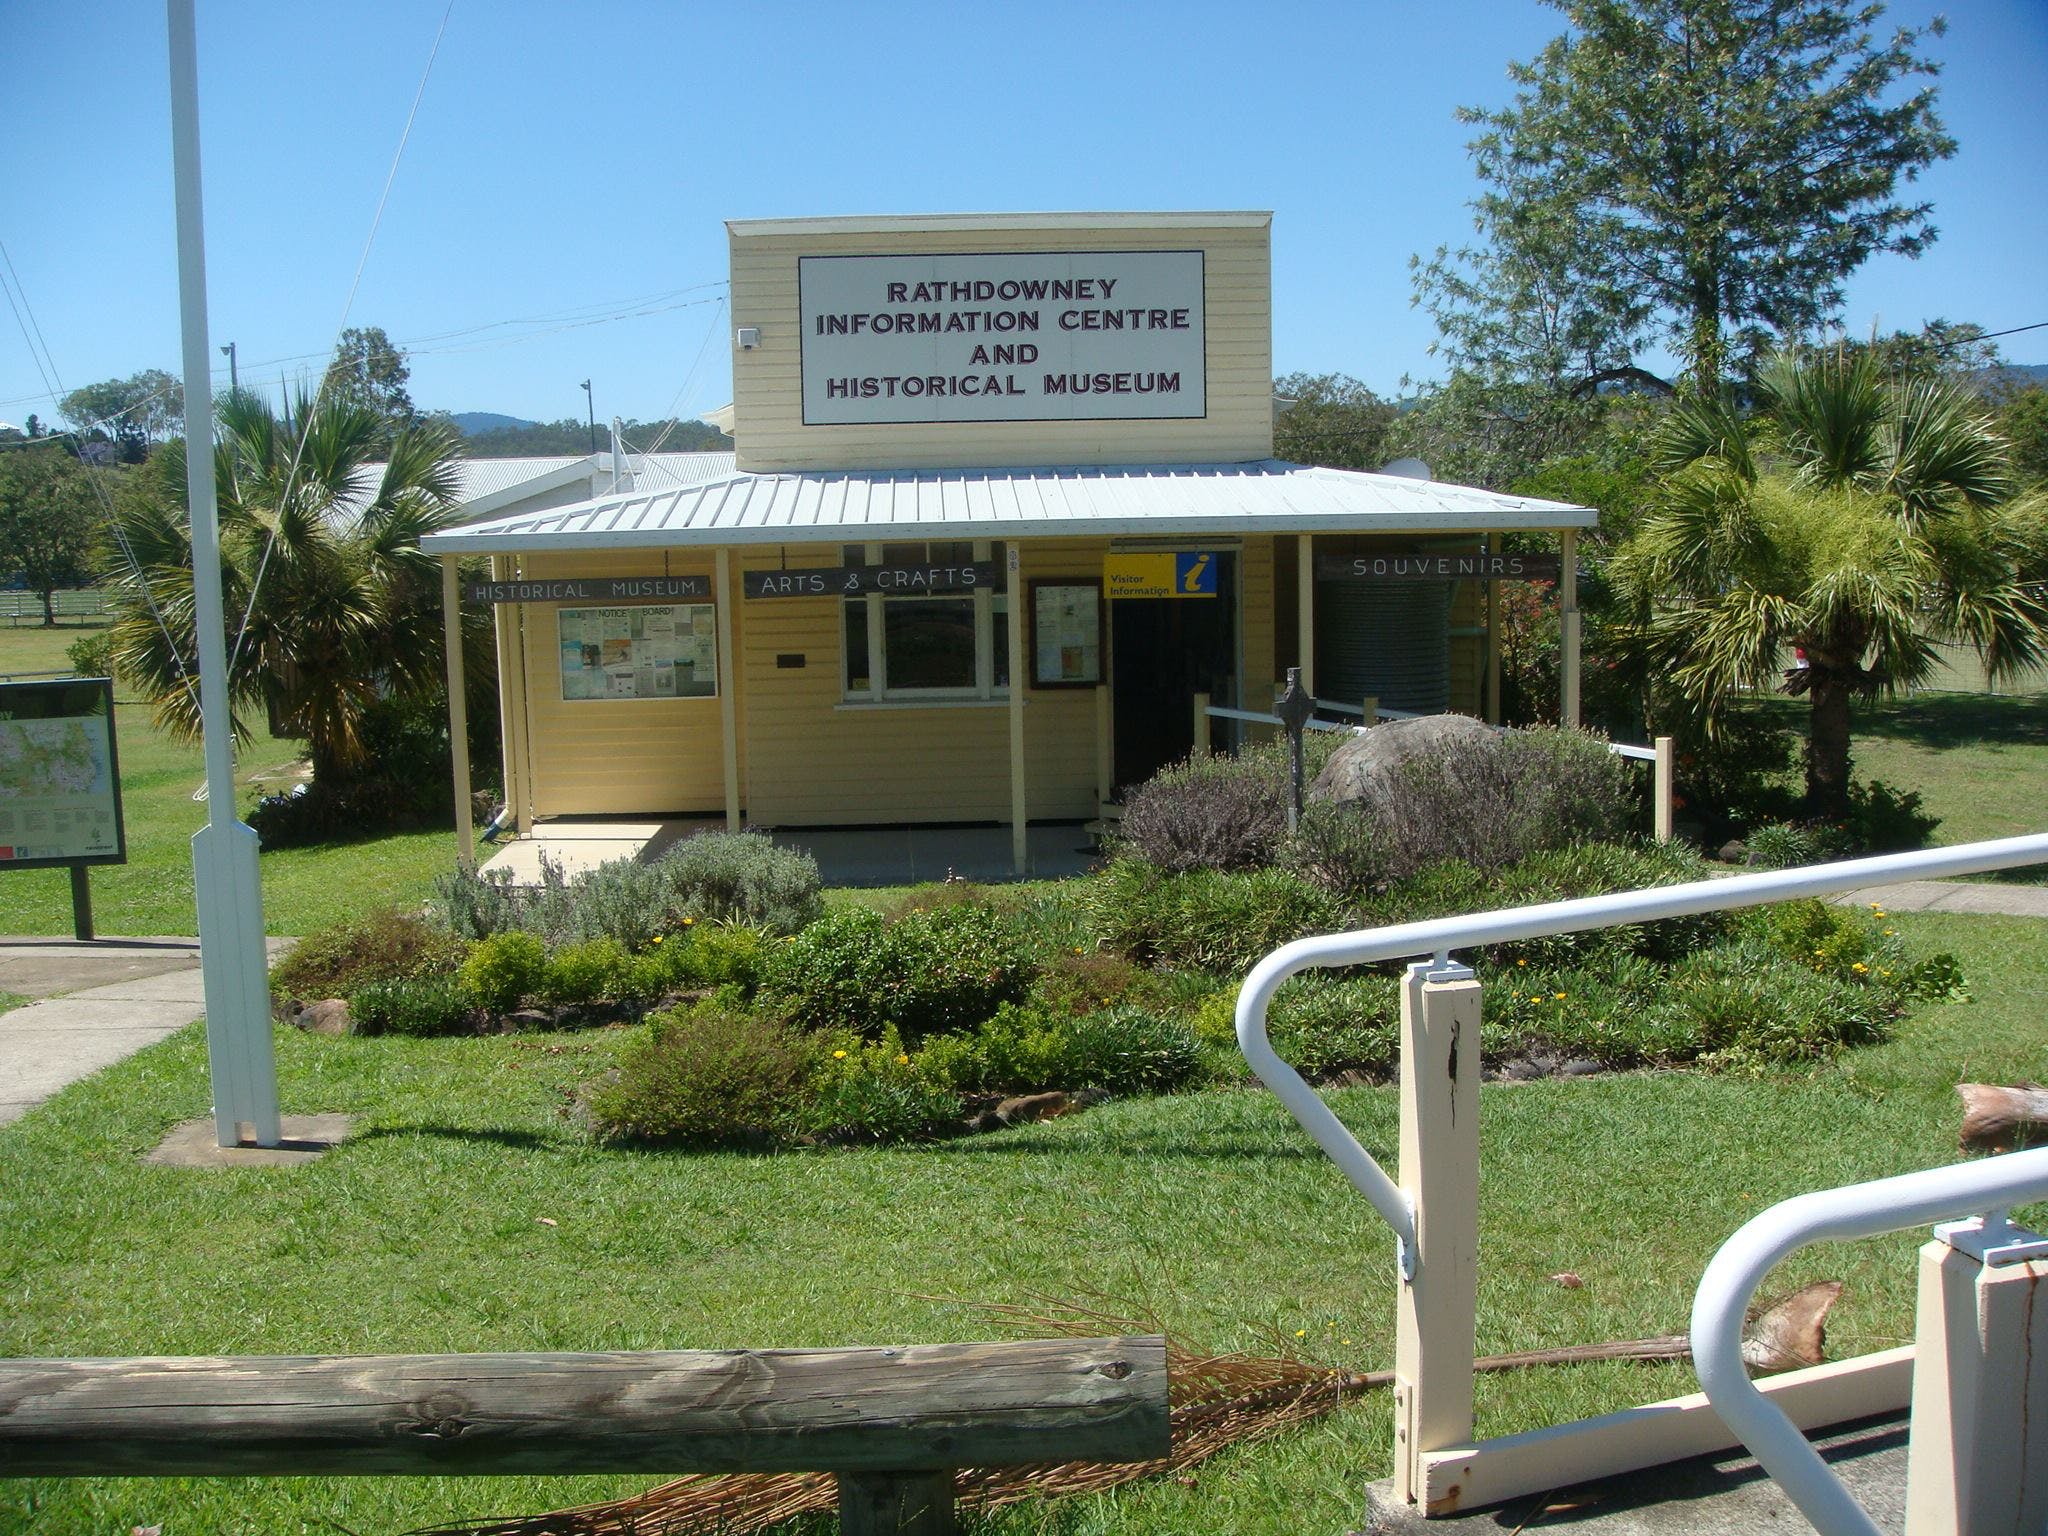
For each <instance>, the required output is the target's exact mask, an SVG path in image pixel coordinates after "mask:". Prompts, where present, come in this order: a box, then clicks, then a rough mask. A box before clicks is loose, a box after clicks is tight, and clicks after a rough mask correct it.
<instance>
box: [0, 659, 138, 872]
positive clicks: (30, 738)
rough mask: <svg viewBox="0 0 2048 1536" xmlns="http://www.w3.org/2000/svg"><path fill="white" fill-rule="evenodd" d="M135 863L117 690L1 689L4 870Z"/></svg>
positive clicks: (71, 681)
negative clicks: (126, 825)
mask: <svg viewBox="0 0 2048 1536" xmlns="http://www.w3.org/2000/svg"><path fill="white" fill-rule="evenodd" d="M127 857H128V848H127V843H126V841H125V836H124V831H123V828H122V824H121V770H120V763H119V760H118V759H117V758H116V756H115V753H114V685H113V684H112V683H111V682H110V681H108V680H107V679H106V678H68V679H65V680H63V681H59V682H35V683H0V867H9V868H17V869H21V868H39V867H41V866H43V865H47V864H120V863H124V862H126V860H127Z"/></svg>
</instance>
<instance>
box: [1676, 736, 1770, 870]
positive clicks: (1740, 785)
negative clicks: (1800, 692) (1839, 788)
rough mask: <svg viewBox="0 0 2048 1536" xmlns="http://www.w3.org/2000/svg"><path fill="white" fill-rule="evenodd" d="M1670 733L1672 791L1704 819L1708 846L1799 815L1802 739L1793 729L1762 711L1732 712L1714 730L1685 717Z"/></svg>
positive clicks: (1692, 813) (1687, 808) (1691, 813)
mask: <svg viewBox="0 0 2048 1536" xmlns="http://www.w3.org/2000/svg"><path fill="white" fill-rule="evenodd" d="M1671 734H1672V737H1673V743H1672V745H1673V750H1674V752H1675V754H1676V758H1675V761H1674V763H1673V765H1672V766H1673V770H1674V772H1673V776H1672V777H1673V784H1672V793H1673V794H1674V796H1675V797H1676V799H1677V802H1678V803H1679V804H1680V805H1682V806H1683V807H1684V808H1685V813H1686V815H1688V816H1690V817H1692V818H1695V819H1697V820H1698V821H1699V822H1700V824H1701V825H1702V827H1703V828H1704V830H1705V832H1706V836H1707V838H1708V840H1709V842H1708V846H1710V847H1718V846H1720V844H1721V843H1723V842H1725V841H1726V840H1727V839H1728V838H1729V837H1730V836H1731V835H1733V834H1734V833H1736V832H1738V831H1743V830H1745V829H1748V828H1754V827H1760V826H1764V825H1767V824H1769V823H1772V822H1782V821H1787V820H1790V819H1791V818H1792V817H1794V816H1795V815H1797V814H1798V811H1799V799H1800V791H1799V786H1798V778H1797V773H1796V768H1795V765H1796V763H1797V761H1798V752H1799V738H1798V736H1797V735H1796V734H1795V733H1794V732H1792V731H1791V730H1788V729H1787V728H1785V727H1784V726H1781V725H1776V724H1774V723H1772V721H1771V720H1770V719H1769V718H1768V717H1766V716H1764V715H1760V714H1755V715H1753V714H1746V713H1734V714H1728V715H1725V716H1723V717H1721V718H1720V719H1718V720H1716V721H1715V722H1714V727H1713V731H1712V734H1709V733H1708V732H1707V730H1706V728H1705V726H1704V725H1703V724H1701V723H1699V722H1695V721H1691V720H1685V719H1681V720H1680V721H1679V722H1678V723H1677V724H1676V725H1675V726H1674V727H1673V728H1672V732H1671Z"/></svg>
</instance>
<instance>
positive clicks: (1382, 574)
mask: <svg viewBox="0 0 2048 1536" xmlns="http://www.w3.org/2000/svg"><path fill="white" fill-rule="evenodd" d="M1561 568H1562V566H1561V562H1560V561H1559V558H1558V557H1557V556H1556V555H1430V554H1422V553H1414V554H1405V555H1356V556H1353V557H1352V558H1350V559H1338V558H1334V557H1332V556H1329V555H1319V556H1317V557H1316V580H1318V581H1555V580H1557V577H1558V572H1559V570H1560V569H1561Z"/></svg>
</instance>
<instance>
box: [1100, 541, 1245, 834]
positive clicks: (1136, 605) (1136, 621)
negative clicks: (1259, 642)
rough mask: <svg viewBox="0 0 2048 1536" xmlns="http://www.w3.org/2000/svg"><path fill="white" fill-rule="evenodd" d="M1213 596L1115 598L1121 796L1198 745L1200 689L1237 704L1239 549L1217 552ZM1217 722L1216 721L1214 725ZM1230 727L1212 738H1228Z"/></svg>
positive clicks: (1113, 627)
mask: <svg viewBox="0 0 2048 1536" xmlns="http://www.w3.org/2000/svg"><path fill="white" fill-rule="evenodd" d="M1216 560H1217V571H1216V595H1215V596H1214V597H1213V598H1208V597H1197V598H1179V597H1152V598H1120V599H1118V600H1117V601H1116V602H1114V603H1111V604H1110V625H1111V630H1110V633H1111V647H1112V653H1113V656H1114V661H1113V665H1112V668H1111V684H1112V689H1113V697H1114V699H1115V704H1116V727H1115V733H1116V761H1115V764H1114V768H1115V778H1116V785H1117V795H1118V798H1119V799H1121V798H1122V794H1123V790H1124V788H1125V787H1126V786H1128V785H1132V784H1141V783H1143V782H1144V781H1145V780H1146V779H1149V778H1151V777H1152V775H1153V774H1155V773H1157V772H1158V771H1159V770H1160V769H1161V768H1164V767H1165V766H1166V765H1167V764H1168V763H1175V762H1179V761H1180V760H1181V759H1182V758H1184V757H1186V756H1187V755H1188V753H1189V751H1190V750H1191V749H1192V748H1193V747H1194V744H1195V724H1194V707H1195V695H1196V694H1198V693H1206V694H1208V695H1209V699H1210V702H1211V703H1215V704H1230V705H1235V704H1236V703H1237V556H1236V555H1234V554H1230V553H1219V554H1218V555H1217V557H1216ZM1215 723H1216V722H1212V724H1215ZM1229 739H1230V736H1229V732H1228V731H1227V729H1226V730H1223V731H1219V732H1217V733H1216V734H1215V735H1214V736H1213V737H1212V740H1213V741H1214V742H1218V743H1224V742H1228V741H1229Z"/></svg>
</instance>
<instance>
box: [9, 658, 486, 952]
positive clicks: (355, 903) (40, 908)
mask: <svg viewBox="0 0 2048 1536" xmlns="http://www.w3.org/2000/svg"><path fill="white" fill-rule="evenodd" d="M89 632H90V630H89V629H87V628H82V627H80V626H78V625H75V624H67V625H64V626H62V627H60V628H58V629H54V630H45V629H37V628H19V629H10V628H5V627H0V674H6V673H9V672H33V671H45V670H51V669H55V668H61V667H64V666H66V665H68V663H67V662H66V660H65V657H64V648H65V647H66V646H68V645H70V644H71V643H72V642H73V641H75V640H77V639H78V638H79V636H80V635H81V634H84V633H89ZM114 727H115V739H116V750H117V751H118V752H119V754H120V759H121V795H122V815H123V818H124V825H125V830H126V833H127V841H128V862H127V863H125V864H109V865H102V866H99V867H97V868H95V869H94V870H93V871H92V876H91V879H92V901H93V923H94V927H95V928H96V929H97V930H98V931H99V932H100V933H102V934H122V935H142V934H191V933H196V932H197V931H198V927H197V924H198V917H197V916H196V915H195V912H194V909H193V898H192V843H191V839H192V834H193V833H194V832H196V831H198V830H199V829H200V828H201V827H203V826H204V825H206V805H205V803H204V802H202V801H197V800H194V799H193V798H192V794H193V791H194V790H196V789H198V788H199V787H200V786H201V785H202V784H203V783H204V782H205V778H206V768H205V763H204V760H203V756H202V754H201V751H200V749H199V747H198V745H197V744H196V743H191V744H188V743H185V742H181V741H178V740H176V739H174V738H173V737H172V736H171V735H170V734H169V733H168V732H166V731H162V730H159V729H158V728H157V727H156V726H155V725H154V724H153V723H152V722H151V720H150V717H149V706H148V705H146V704H144V703H143V702H142V701H141V700H139V699H137V698H136V697H134V695H133V693H132V692H131V691H130V690H128V689H126V688H120V689H117V690H116V693H115V699H114ZM299 755H300V754H299V747H298V744H297V743H295V742H291V741H286V740H281V739H279V738H277V737H273V736H271V735H269V734H268V733H267V732H262V733H259V734H257V735H255V736H254V737H252V738H251V739H250V740H249V741H247V742H245V743H243V744H242V747H241V750H240V753H239V760H238V763H237V767H236V776H237V778H238V779H239V780H240V781H241V782H242V785H243V789H242V796H243V798H242V807H241V808H242V809H243V810H244V811H246V810H247V809H248V808H249V807H250V806H251V805H253V804H254V803H255V802H256V800H257V798H258V796H259V795H260V794H261V793H262V792H263V791H262V790H261V789H260V788H259V787H257V786H254V785H251V784H250V783H249V782H248V780H249V779H250V777H251V776H252V775H257V774H264V775H270V776H273V777H276V776H282V775H286V774H288V772H289V770H290V768H291V765H292V764H293V762H294V761H295V760H296V759H297V758H298V756H299ZM454 863H455V833H454V829H453V828H452V827H451V828H450V829H449V830H448V831H446V832H407V833H397V834H390V835H386V836H381V837H375V838H367V839H364V840H363V841H361V842H356V843H340V844H335V845H332V846H328V847H322V848H289V849H282V850H280V851H278V852H275V853H266V854H264V855H263V918H264V926H265V928H266V930H267V931H269V932H271V933H276V934H293V935H296V934H302V933H307V932H310V931H311V930H312V929H314V928H317V927H319V926H321V925H322V924H324V923H330V922H334V921H337V920H339V919H341V918H343V917H347V916H349V915H351V914H352V913H354V912H356V911H357V910H359V909H360V907H361V906H362V903H363V900H364V897H365V893H374V894H375V898H376V899H377V900H379V901H393V902H403V901H413V900H418V899H421V898H424V897H425V896H426V895H427V893H428V892H429V891H430V890H431V889H432V888H433V882H434V879H435V877H436V876H438V875H439V874H440V873H441V872H442V871H443V870H446V869H449V868H452V867H453V866H454ZM5 879H6V884H5V886H4V887H0V889H4V890H5V892H6V902H5V905H4V908H0V910H4V911H5V912H6V917H5V918H4V919H0V931H4V932H8V933H21V934H64V933H69V932H71V879H70V873H69V871H67V870H64V869H39V870H13V871H8V872H7V873H6V875H5Z"/></svg>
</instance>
